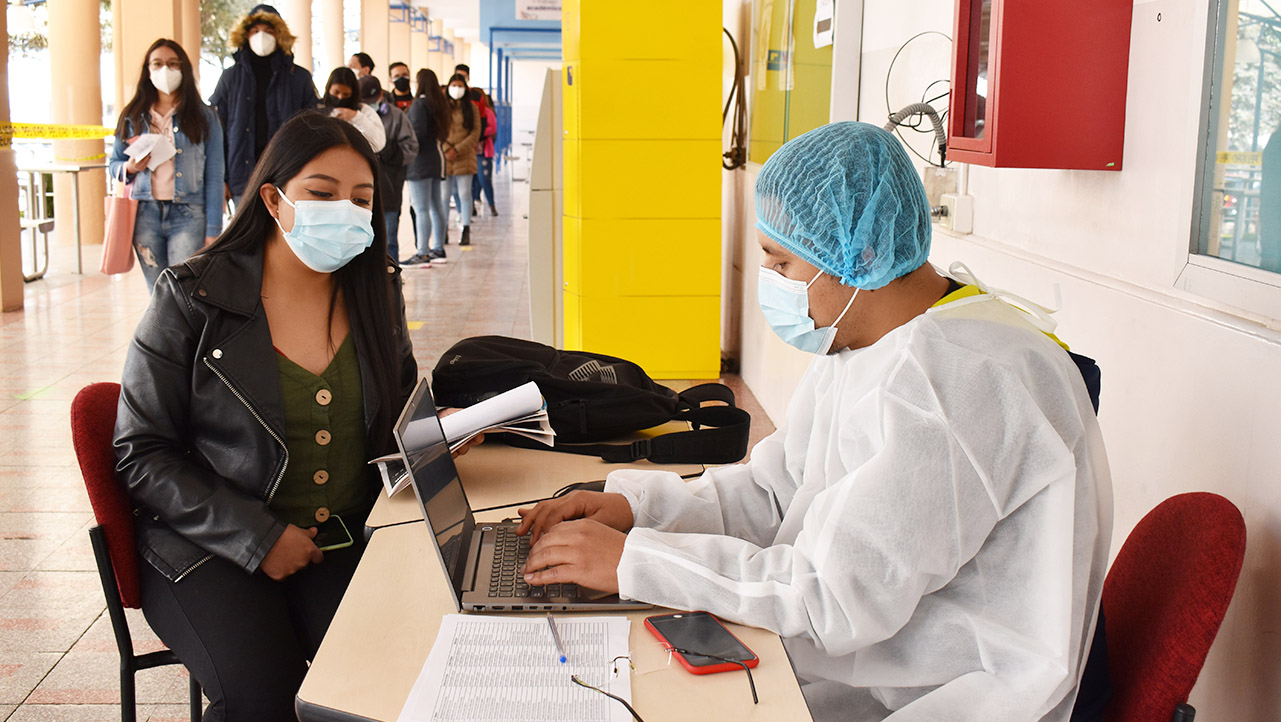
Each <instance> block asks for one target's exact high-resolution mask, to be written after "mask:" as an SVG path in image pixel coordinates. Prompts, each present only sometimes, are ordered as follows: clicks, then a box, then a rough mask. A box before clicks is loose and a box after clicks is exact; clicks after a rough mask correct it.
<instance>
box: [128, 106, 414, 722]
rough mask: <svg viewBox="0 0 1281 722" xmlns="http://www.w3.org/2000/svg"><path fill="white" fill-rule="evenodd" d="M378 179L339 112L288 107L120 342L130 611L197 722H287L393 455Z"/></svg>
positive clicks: (392, 337) (391, 313)
mask: <svg viewBox="0 0 1281 722" xmlns="http://www.w3.org/2000/svg"><path fill="white" fill-rule="evenodd" d="M376 176H377V160H376V158H375V156H374V153H373V151H372V150H371V149H370V147H369V143H368V142H367V141H366V140H365V138H364V136H362V135H361V134H360V133H359V132H358V131H357V130H356V129H355V128H354V127H352V126H351V125H350V124H348V123H345V122H342V121H339V120H337V119H334V118H329V117H326V116H325V115H323V114H321V113H316V112H310V113H304V114H301V115H299V116H297V117H295V118H293V119H292V120H290V121H289V122H288V123H286V124H285V125H283V126H282V127H281V129H280V132H279V133H278V134H277V135H276V137H275V138H273V139H272V141H271V143H270V144H268V146H267V149H266V151H265V152H264V153H263V156H262V158H261V160H260V161H259V162H258V165H257V167H256V168H255V169H254V174H253V176H252V177H251V178H250V181H249V183H250V188H251V191H250V192H247V193H246V194H245V196H244V198H243V201H242V202H241V204H240V207H239V208H238V209H237V213H236V215H235V217H234V218H233V219H232V220H231V223H230V225H228V227H227V229H226V230H225V231H224V232H223V233H222V235H221V236H219V238H218V240H217V241H216V242H215V243H214V244H213V245H212V246H210V247H209V248H207V249H206V250H205V251H204V252H203V253H200V254H198V255H196V256H195V257H193V258H191V259H190V260H188V261H187V262H185V263H181V264H178V265H176V266H173V267H171V268H169V269H166V270H165V271H163V272H162V273H161V274H160V277H159V279H158V280H157V282H156V287H155V293H154V294H153V296H152V300H151V305H150V306H149V307H148V308H147V311H146V313H145V314H144V315H143V318H142V320H141V322H140V323H139V324H138V327H137V330H136V332H135V334H134V339H133V343H132V345H131V346H130V348H129V354H128V357H127V359H126V361H125V370H124V376H123V378H122V381H121V393H120V405H119V409H118V412H117V419H116V430H115V451H116V459H117V466H116V473H117V476H118V478H119V479H120V481H121V482H122V483H123V484H124V485H125V488H126V489H127V491H128V493H129V496H130V497H131V499H132V500H133V502H134V504H135V505H136V509H135V515H134V519H135V524H136V530H137V543H138V549H139V551H140V552H141V555H142V558H143V559H144V560H145V561H146V563H145V564H142V565H141V569H140V574H141V587H142V610H143V613H144V614H145V615H146V617H147V622H148V623H149V624H150V625H151V628H152V629H153V630H155V632H156V634H157V635H159V637H160V639H161V640H163V641H164V643H165V644H166V645H167V646H168V647H169V648H170V649H172V650H173V651H174V653H175V654H176V655H177V656H178V658H179V659H180V660H182V663H183V664H184V665H186V666H187V669H189V670H190V671H191V674H192V676H194V677H195V679H196V680H197V681H199V682H200V684H201V686H202V687H203V688H204V691H205V694H206V695H207V696H208V697H209V700H210V705H209V708H208V709H207V710H206V712H205V716H204V719H205V720H206V722H211V721H218V722H221V721H222V720H229V721H230V720H244V721H246V722H276V721H282V720H293V719H295V717H294V709H293V703H294V696H295V694H296V693H297V690H298V687H299V685H300V684H301V682H302V679H303V676H304V675H305V674H306V672H307V663H308V662H309V661H310V660H311V659H312V658H313V657H314V655H315V654H316V649H317V647H318V646H319V645H320V641H321V639H322V638H323V637H324V634H325V631H326V629H327V628H328V626H329V623H330V620H332V618H333V616H334V612H335V610H336V609H337V607H338V602H339V601H340V600H341V599H342V596H343V592H344V591H345V590H346V588H347V584H348V582H349V581H350V579H351V575H352V573H353V572H354V570H355V568H356V564H357V563H358V562H359V561H360V556H361V554H362V552H363V550H364V539H363V536H362V535H361V533H360V532H361V529H362V528H363V527H364V524H365V518H366V517H367V515H368V514H369V510H370V509H371V508H372V505H373V501H374V499H375V497H376V495H377V493H378V491H379V490H380V489H381V488H382V486H381V483H380V482H379V480H378V476H377V472H375V471H372V469H373V467H371V466H369V465H368V464H366V460H367V459H370V458H373V457H375V456H379V455H382V454H385V453H389V452H391V451H394V449H395V443H394V440H393V439H392V433H391V432H392V425H393V423H394V421H395V419H396V416H397V414H399V412H400V409H401V407H402V406H403V405H404V403H405V401H406V399H407V398H408V396H409V393H410V392H411V391H412V389H413V386H414V383H415V382H416V381H417V376H418V368H417V365H416V364H415V362H414V355H413V349H412V347H411V345H410V341H409V332H408V330H407V328H406V324H405V312H404V300H403V297H402V294H401V279H400V271H399V268H398V267H396V266H395V265H394V264H392V263H391V262H390V261H389V259H388V258H387V246H386V232H385V229H384V227H383V216H382V214H381V213H376V212H375V211H376V210H378V209H379V208H380V207H381V205H380V202H379V201H380V199H379V197H378V184H377V179H376ZM336 520H341V524H342V525H343V526H345V527H346V530H347V532H348V534H346V535H344V534H342V533H341V528H340V527H339V525H338V523H337V521H336ZM322 528H323V529H325V530H326V532H327V533H326V535H325V536H324V537H318V531H319V530H321V529H322Z"/></svg>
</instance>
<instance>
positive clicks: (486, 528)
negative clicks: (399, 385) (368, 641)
mask: <svg viewBox="0 0 1281 722" xmlns="http://www.w3.org/2000/svg"><path fill="white" fill-rule="evenodd" d="M393 433H394V436H395V437H396V445H397V446H398V447H399V449H400V453H401V456H402V457H403V459H404V462H405V468H406V469H407V470H408V471H409V475H410V478H411V479H412V484H411V486H412V487H413V489H414V496H415V497H417V498H418V506H419V507H420V508H421V509H422V513H423V519H425V520H426V521H427V527H428V530H429V531H431V533H432V536H433V537H434V538H435V542H436V549H437V551H438V552H439V556H440V563H441V566H442V567H443V568H444V570H445V576H447V577H448V578H449V582H450V587H451V588H452V590H453V593H454V603H455V606H456V607H457V609H458V610H459V611H464V610H465V611H469V612H522V611H607V610H623V609H649V608H650V607H652V606H653V605H651V604H645V603H643V602H634V601H627V600H624V599H622V598H621V597H619V596H618V595H617V594H605V593H603V592H597V591H595V590H590V589H580V588H579V587H578V586H577V585H575V584H549V585H547V586H545V587H544V586H531V585H529V584H527V583H526V582H525V580H524V578H523V577H522V575H521V568H522V567H523V566H524V565H525V556H526V555H528V553H529V546H530V544H529V536H528V535H526V536H523V537H522V536H516V527H517V526H518V525H519V521H517V520H514V519H508V520H505V521H503V522H498V523H482V524H477V522H476V518H475V516H474V515H473V514H472V510H471V505H470V504H469V503H468V502H467V494H466V493H464V492H463V484H462V480H461V479H460V478H459V477H458V468H457V467H456V466H454V458H453V456H452V455H451V454H450V453H449V444H448V443H447V442H446V440H445V433H444V431H443V430H442V429H441V426H440V418H439V417H438V416H437V415H436V403H435V401H434V400H433V399H432V396H431V389H429V388H428V387H427V380H426V379H420V380H419V381H418V386H416V387H415V388H414V393H413V394H412V395H410V397H409V402H408V403H407V404H405V408H404V409H403V410H402V411H401V412H400V418H399V419H397V420H396V427H395V429H394V432H393Z"/></svg>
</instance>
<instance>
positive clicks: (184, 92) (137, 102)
mask: <svg viewBox="0 0 1281 722" xmlns="http://www.w3.org/2000/svg"><path fill="white" fill-rule="evenodd" d="M139 142H141V143H145V144H146V147H145V148H144V147H143V146H141V145H139V146H137V150H136V151H135V152H133V153H132V154H131V153H130V151H129V149H130V147H131V146H133V144H134V143H139ZM153 161H154V162H153ZM108 168H109V170H110V172H111V177H112V178H114V179H115V180H116V181H118V182H121V183H125V184H128V185H127V187H129V188H131V190H132V197H133V198H134V199H135V200H137V201H138V215H137V217H136V219H135V223H134V232H133V246H134V251H135V252H136V253H137V255H138V261H139V264H140V265H141V266H142V275H143V278H145V279H146V281H147V288H148V290H150V289H151V287H152V286H154V285H155V283H156V278H157V277H159V276H160V272H161V271H163V270H164V269H165V268H166V267H168V266H171V265H173V264H175V263H179V262H181V261H184V260H186V259H187V257H188V256H190V255H191V254H193V253H195V252H196V251H198V250H200V249H201V248H202V247H204V245H205V244H206V243H209V242H212V241H213V239H214V237H215V236H217V235H218V233H219V232H220V231H221V230H222V206H223V172H224V168H225V166H224V164H223V136H222V124H221V123H219V122H218V116H217V115H215V114H214V112H213V110H212V109H210V107H209V106H207V105H205V104H204V101H202V100H201V99H200V91H199V89H198V88H197V87H196V79H195V76H194V75H193V74H192V67H191V60H190V58H188V57H187V53H186V52H185V51H184V50H183V49H182V46H181V45H179V44H178V43H176V42H174V41H173V40H169V39H166V38H161V39H160V40H157V41H156V42H154V43H152V44H151V47H150V48H148V49H147V54H146V55H145V56H144V58H143V63H142V72H141V74H140V75H139V77H138V85H137V90H136V91H135V93H134V96H133V99H132V100H130V101H129V103H128V104H127V105H125V107H124V110H123V111H121V113H120V119H119V121H118V122H117V123H116V142H115V145H114V146H113V147H112V149H111V160H110V161H108Z"/></svg>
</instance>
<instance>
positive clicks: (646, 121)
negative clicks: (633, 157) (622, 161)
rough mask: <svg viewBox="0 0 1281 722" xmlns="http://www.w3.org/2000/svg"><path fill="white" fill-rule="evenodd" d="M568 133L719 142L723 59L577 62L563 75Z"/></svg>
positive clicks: (569, 136) (589, 136) (573, 135)
mask: <svg viewBox="0 0 1281 722" xmlns="http://www.w3.org/2000/svg"><path fill="white" fill-rule="evenodd" d="M561 82H562V84H563V90H564V108H565V115H564V123H565V138H566V139H569V140H573V139H575V138H580V139H592V140H618V139H629V140H630V139H635V140H646V139H658V138H682V139H687V140H692V139H705V140H716V141H718V142H719V141H720V138H721V106H720V98H719V96H718V95H715V94H712V93H701V92H694V89H705V88H716V89H718V91H719V88H720V86H721V68H720V63H688V62H685V61H683V60H600V59H593V60H590V61H582V60H579V61H575V62H574V63H572V64H571V66H570V67H569V68H568V69H567V70H566V72H565V73H563V74H562V80H561Z"/></svg>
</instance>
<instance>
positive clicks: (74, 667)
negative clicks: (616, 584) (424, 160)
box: [0, 177, 773, 722]
mask: <svg viewBox="0 0 1281 722" xmlns="http://www.w3.org/2000/svg"><path fill="white" fill-rule="evenodd" d="M498 181H499V182H497V183H496V184H495V185H496V187H497V188H496V189H497V190H498V206H499V209H500V211H501V212H502V213H503V215H501V216H498V217H496V218H495V217H490V216H483V217H481V218H479V219H477V220H476V222H475V223H474V224H473V229H472V230H473V233H474V234H475V235H474V236H473V245H472V246H471V247H469V248H459V247H458V246H457V245H450V246H448V252H449V263H448V264H446V265H444V266H438V267H434V268H431V269H407V270H406V271H405V295H406V304H407V310H406V313H407V317H408V320H409V322H410V329H411V335H412V337H413V342H414V349H415V355H416V356H417V358H418V364H419V369H420V372H421V373H423V374H427V373H429V372H430V369H431V368H432V366H433V365H434V364H435V363H436V360H437V359H438V358H439V357H440V355H441V353H442V352H444V350H445V349H447V348H448V347H449V346H450V345H451V344H452V343H453V342H455V341H457V340H458V339H460V338H463V337H466V336H474V335H480V334H501V335H506V336H517V337H525V338H527V337H528V336H529V302H528V298H529V293H528V278H527V268H528V258H527V243H526V234H527V221H526V220H525V219H524V217H523V216H524V213H525V211H526V207H527V186H526V185H525V184H524V183H520V182H516V183H511V182H510V181H509V180H507V179H506V178H504V177H500V178H499V179H498ZM405 215H406V217H407V216H408V211H407V210H406V213H405ZM450 234H451V239H452V240H453V241H455V242H456V241H457V237H458V230H457V229H456V228H453V229H451V231H450ZM400 238H401V248H402V254H401V255H402V256H404V257H408V256H409V255H411V252H410V249H409V245H410V244H411V243H412V238H413V236H412V233H411V232H410V230H409V228H408V221H407V220H406V222H405V223H404V224H402V232H401V234H400ZM99 252H100V248H99V247H96V246H90V247H87V248H86V253H85V268H86V269H96V268H97V261H98V253H99ZM73 268H74V259H73V256H72V253H71V252H70V250H69V249H61V248H57V247H55V251H54V258H53V259H52V265H51V269H50V271H49V275H48V276H47V277H46V278H45V279H44V280H41V281H37V282H35V283H31V284H28V286H27V288H26V299H25V302H26V306H25V309H24V310H23V311H20V312H15V313H5V314H0V720H10V721H11V722H34V721H37V720H68V721H82V720H83V721H88V720H93V721H97V720H118V719H119V718H120V710H119V698H120V697H119V695H120V692H119V679H118V671H117V670H118V669H119V667H118V656H117V653H116V647H115V642H114V639H113V637H112V632H111V623H110V620H109V619H108V618H107V616H106V614H105V604H104V602H103V598H102V590H101V587H100V586H99V583H98V578H97V572H96V571H95V570H94V569H95V568H94V562H93V554H92V552H91V550H90V546H89V537H88V534H87V530H88V528H89V527H90V526H92V524H93V514H92V511H91V509H90V506H89V501H88V498H87V497H86V495H85V492H84V486H83V483H82V481H81V479H80V473H79V469H78V467H77V466H76V459H75V455H74V452H73V451H72V448H71V431H70V424H69V406H70V401H71V399H72V398H73V397H74V396H75V394H76V392H77V391H78V390H79V389H80V388H81V387H83V386H84V385H86V384H89V383H92V382H94V381H109V380H117V379H119V377H120V372H121V369H122V368H123V365H124V358H125V352H126V349H127V348H128V344H129V341H130V338H131V336H132V334H133V329H134V326H135V325H136V324H137V322H138V319H139V317H140V316H141V314H142V312H143V310H144V309H145V307H146V304H147V293H146V291H145V289H144V284H143V281H142V276H141V273H140V272H139V271H138V270H137V269H135V270H134V271H133V272H132V273H130V274H128V275H125V276H123V277H115V278H110V277H106V276H102V275H100V274H98V273H96V272H93V271H92V270H91V271H90V272H89V273H86V274H85V275H83V276H79V275H75V274H72V273H70V271H71V270H72V269H73ZM724 381H725V382H726V383H728V384H730V385H731V386H733V387H734V388H735V390H736V392H737V393H738V395H739V397H740V405H741V406H743V407H744V408H746V409H747V410H748V411H750V412H751V413H752V415H753V417H754V420H755V421H756V423H755V424H754V425H753V426H754V428H753V433H752V440H753V443H754V442H755V441H756V440H758V439H760V438H761V437H763V436H764V435H765V434H767V433H769V432H770V431H772V430H773V427H772V426H771V425H770V423H769V420H768V419H767V418H766V417H765V415H764V414H763V413H761V411H760V408H759V406H757V405H756V403H755V400H754V399H753V398H752V397H751V394H750V392H748V391H747V390H746V389H745V388H744V387H743V386H742V384H741V383H739V382H738V380H737V379H736V378H727V379H724ZM129 619H130V623H131V627H132V632H133V637H134V644H135V646H136V647H137V650H138V651H139V652H147V651H152V650H155V649H159V648H161V644H160V642H159V641H158V640H156V638H155V637H154V636H153V635H152V634H151V633H150V630H149V629H148V628H147V625H146V622H145V620H143V618H142V615H141V613H140V612H136V611H132V610H131V611H130V612H129ZM137 680H138V702H139V706H138V709H139V715H138V719H139V720H140V722H142V721H145V720H152V721H153V722H160V721H161V720H165V721H168V720H185V719H187V716H186V713H187V708H186V700H187V677H186V673H185V671H184V670H182V669H180V668H175V667H168V668H160V669H153V670H145V671H142V672H139V673H138V676H137Z"/></svg>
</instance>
